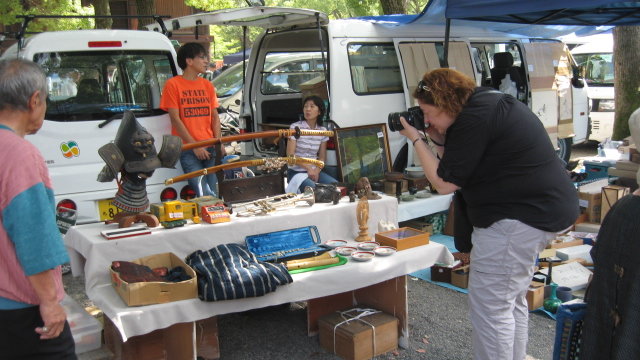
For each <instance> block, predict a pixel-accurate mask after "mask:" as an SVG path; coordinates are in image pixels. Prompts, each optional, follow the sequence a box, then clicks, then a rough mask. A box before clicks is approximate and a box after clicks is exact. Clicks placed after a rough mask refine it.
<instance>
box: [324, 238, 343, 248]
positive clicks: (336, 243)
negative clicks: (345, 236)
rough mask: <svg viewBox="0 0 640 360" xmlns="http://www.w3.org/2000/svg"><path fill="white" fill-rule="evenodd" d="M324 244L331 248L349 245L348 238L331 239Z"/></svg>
mask: <svg viewBox="0 0 640 360" xmlns="http://www.w3.org/2000/svg"><path fill="white" fill-rule="evenodd" d="M324 244H325V245H327V246H328V247H330V248H337V247H339V246H345V245H347V240H329V241H327V242H326V243H324Z"/></svg>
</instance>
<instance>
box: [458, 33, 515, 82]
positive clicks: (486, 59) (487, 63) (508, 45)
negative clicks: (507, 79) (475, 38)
mask: <svg viewBox="0 0 640 360" xmlns="http://www.w3.org/2000/svg"><path fill="white" fill-rule="evenodd" d="M471 47H472V48H473V49H474V52H476V54H474V58H475V60H476V66H478V65H480V66H481V67H482V70H481V74H482V85H483V86H494V85H495V84H493V81H492V79H491V69H494V68H495V67H496V66H495V64H494V56H495V54H496V53H505V52H508V53H510V54H511V56H512V57H513V65H512V66H513V67H516V68H518V72H519V73H520V75H521V77H522V78H523V79H524V78H525V74H526V72H525V69H524V66H523V62H522V51H521V49H520V47H519V46H518V44H516V43H512V42H504V43H472V44H471ZM478 60H479V61H480V64H478V63H477V62H478ZM499 80H500V79H498V81H499ZM494 87H495V86H494Z"/></svg>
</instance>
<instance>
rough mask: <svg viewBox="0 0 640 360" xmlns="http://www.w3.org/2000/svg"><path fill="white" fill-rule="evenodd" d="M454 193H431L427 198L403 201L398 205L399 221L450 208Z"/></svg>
mask: <svg viewBox="0 0 640 360" xmlns="http://www.w3.org/2000/svg"><path fill="white" fill-rule="evenodd" d="M452 197H453V194H447V195H437V194H434V195H431V197H428V198H426V199H414V200H411V201H402V202H400V204H399V205H398V221H399V222H400V221H407V220H411V219H415V218H419V217H422V216H427V215H431V214H435V213H437V212H441V211H447V210H449V204H450V203H451V198H452Z"/></svg>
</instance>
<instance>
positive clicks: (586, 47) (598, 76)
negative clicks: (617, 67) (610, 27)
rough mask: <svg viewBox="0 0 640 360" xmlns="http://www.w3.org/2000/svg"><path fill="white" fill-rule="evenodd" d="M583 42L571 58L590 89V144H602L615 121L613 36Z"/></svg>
mask: <svg viewBox="0 0 640 360" xmlns="http://www.w3.org/2000/svg"><path fill="white" fill-rule="evenodd" d="M582 41H584V43H583V44H582V45H578V46H576V47H575V48H573V49H572V50H571V54H572V55H573V58H574V59H575V61H576V63H577V64H578V66H580V69H581V71H582V76H583V77H584V78H585V80H586V81H587V84H588V85H589V90H588V94H589V99H590V100H591V111H590V118H591V133H590V135H589V140H595V141H599V142H602V141H604V140H606V139H607V138H609V139H611V136H612V135H613V122H614V119H615V99H614V93H615V91H614V87H613V85H614V79H615V78H614V74H613V69H614V63H613V35H612V34H603V35H593V36H588V37H585V38H583V39H582Z"/></svg>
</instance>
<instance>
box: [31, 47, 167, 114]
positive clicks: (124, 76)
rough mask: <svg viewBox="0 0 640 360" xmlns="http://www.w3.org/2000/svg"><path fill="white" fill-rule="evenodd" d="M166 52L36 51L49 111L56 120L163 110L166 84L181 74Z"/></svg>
mask: <svg viewBox="0 0 640 360" xmlns="http://www.w3.org/2000/svg"><path fill="white" fill-rule="evenodd" d="M171 59H172V58H171V53H170V52H165V51H143V50H136V51H100V52H95V51H94V52H89V53H87V52H83V53H80V52H52V53H38V54H36V55H35V56H34V61H35V62H36V63H38V64H40V66H42V68H43V69H44V71H45V73H46V74H47V90H48V98H47V113H46V115H45V118H46V119H47V120H53V121H81V120H105V119H107V118H110V117H113V116H116V115H117V114H121V113H123V112H124V111H125V110H132V111H136V112H139V113H149V114H150V115H151V114H154V113H159V112H162V111H161V110H160V109H159V104H160V95H161V93H162V89H163V87H164V84H165V82H166V81H167V80H168V79H169V78H171V77H173V76H174V75H175V74H176V73H177V72H176V69H175V66H174V65H173V62H172V61H171Z"/></svg>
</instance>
